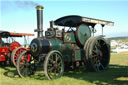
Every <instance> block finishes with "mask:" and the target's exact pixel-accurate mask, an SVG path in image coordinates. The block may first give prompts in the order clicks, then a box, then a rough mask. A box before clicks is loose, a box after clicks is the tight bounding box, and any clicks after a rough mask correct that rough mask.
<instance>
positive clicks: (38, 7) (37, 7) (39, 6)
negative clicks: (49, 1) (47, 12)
mask: <svg viewBox="0 0 128 85" xmlns="http://www.w3.org/2000/svg"><path fill="white" fill-rule="evenodd" d="M36 9H37V10H42V9H44V7H43V6H41V5H38V6H36Z"/></svg>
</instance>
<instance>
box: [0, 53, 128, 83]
mask: <svg viewBox="0 0 128 85" xmlns="http://www.w3.org/2000/svg"><path fill="white" fill-rule="evenodd" d="M0 85H128V54H116V53H112V54H111V60H110V65H109V68H108V69H107V70H106V71H104V72H101V73H95V72H88V71H87V70H86V69H82V68H81V69H76V70H75V71H69V72H65V73H64V75H63V77H61V78H59V79H56V80H47V79H46V78H45V76H44V74H40V75H34V76H32V77H27V78H19V76H18V75H17V72H16V69H15V68H14V67H0Z"/></svg>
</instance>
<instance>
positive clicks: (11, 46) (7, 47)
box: [0, 30, 34, 65]
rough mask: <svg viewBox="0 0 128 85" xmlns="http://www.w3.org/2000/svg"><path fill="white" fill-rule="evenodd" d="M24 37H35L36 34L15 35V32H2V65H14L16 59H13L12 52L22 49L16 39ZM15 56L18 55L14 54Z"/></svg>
mask: <svg viewBox="0 0 128 85" xmlns="http://www.w3.org/2000/svg"><path fill="white" fill-rule="evenodd" d="M23 36H34V34H25V33H13V32H8V31H1V30H0V65H3V64H4V65H5V64H7V63H9V64H12V63H13V62H12V59H13V58H15V57H13V58H11V55H12V52H13V51H14V50H15V49H16V48H19V47H20V48H21V46H22V45H21V44H20V43H19V42H17V41H15V40H14V37H23ZM22 48H23V47H22ZM13 55H16V54H14V53H13ZM13 64H14V63H13Z"/></svg>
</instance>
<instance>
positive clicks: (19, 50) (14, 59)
mask: <svg viewBox="0 0 128 85" xmlns="http://www.w3.org/2000/svg"><path fill="white" fill-rule="evenodd" d="M26 50H29V49H28V48H24V47H18V48H16V49H15V50H14V51H13V52H12V55H11V61H12V63H13V65H14V66H16V62H17V58H18V57H19V55H20V54H21V53H22V52H23V51H26ZM29 60H30V56H29V55H28V61H29Z"/></svg>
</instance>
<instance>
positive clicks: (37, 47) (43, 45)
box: [30, 38, 63, 56]
mask: <svg viewBox="0 0 128 85" xmlns="http://www.w3.org/2000/svg"><path fill="white" fill-rule="evenodd" d="M62 47H63V44H62V41H61V40H57V39H52V40H46V39H41V38H35V39H33V40H32V42H31V44H30V52H31V54H32V55H33V56H39V55H40V54H47V53H48V52H50V51H51V50H58V51H62Z"/></svg>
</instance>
